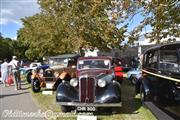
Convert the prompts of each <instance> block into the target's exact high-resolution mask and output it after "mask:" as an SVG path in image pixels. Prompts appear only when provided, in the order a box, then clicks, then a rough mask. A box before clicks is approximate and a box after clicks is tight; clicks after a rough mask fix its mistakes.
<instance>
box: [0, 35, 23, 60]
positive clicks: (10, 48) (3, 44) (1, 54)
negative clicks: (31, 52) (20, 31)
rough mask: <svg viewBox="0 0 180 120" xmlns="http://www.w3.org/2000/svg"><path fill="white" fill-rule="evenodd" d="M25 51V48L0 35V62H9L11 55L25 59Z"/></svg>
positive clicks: (17, 42)
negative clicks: (5, 60) (4, 60)
mask: <svg viewBox="0 0 180 120" xmlns="http://www.w3.org/2000/svg"><path fill="white" fill-rule="evenodd" d="M25 50H26V48H24V47H22V46H21V44H20V43H19V41H17V40H12V39H10V38H4V37H3V36H1V33H0V60H3V59H4V58H7V59H8V60H11V58H12V56H13V55H16V56H17V57H18V58H19V59H21V58H25V56H24V52H25Z"/></svg>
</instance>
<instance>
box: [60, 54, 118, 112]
mask: <svg viewBox="0 0 180 120" xmlns="http://www.w3.org/2000/svg"><path fill="white" fill-rule="evenodd" d="M111 61H112V59H111V58H110V57H105V56H103V57H100V56H98V57H81V58H79V59H78V62H77V66H76V77H75V78H71V80H70V81H67V80H63V82H62V83H61V84H59V86H58V88H57V91H56V101H57V102H58V103H59V104H60V106H61V109H62V111H63V112H69V111H71V110H73V109H76V110H77V111H88V112H94V111H96V110H97V108H104V107H111V108H112V107H121V86H120V84H119V83H118V82H117V81H116V80H115V74H114V70H113V68H111V67H112V66H111V64H112V63H111Z"/></svg>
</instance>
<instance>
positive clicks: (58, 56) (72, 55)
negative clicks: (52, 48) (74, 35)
mask: <svg viewBox="0 0 180 120" xmlns="http://www.w3.org/2000/svg"><path fill="white" fill-rule="evenodd" d="M78 56H79V55H78V54H63V55H57V56H52V57H49V58H73V57H78Z"/></svg>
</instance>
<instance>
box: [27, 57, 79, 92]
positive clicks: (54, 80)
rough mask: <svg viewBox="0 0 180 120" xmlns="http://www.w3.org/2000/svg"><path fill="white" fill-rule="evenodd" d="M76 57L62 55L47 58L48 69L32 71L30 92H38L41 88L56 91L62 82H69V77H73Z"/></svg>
mask: <svg viewBox="0 0 180 120" xmlns="http://www.w3.org/2000/svg"><path fill="white" fill-rule="evenodd" d="M78 57H79V55H77V54H64V55H59V56H53V57H49V58H48V62H49V68H48V69H46V70H39V69H36V70H33V72H32V76H31V79H32V80H31V84H32V90H33V91H34V92H39V91H40V89H41V88H42V87H44V88H46V89H52V90H56V88H57V87H58V85H59V84H60V83H61V82H62V80H64V79H65V80H70V78H71V77H70V75H72V76H73V75H75V72H76V69H75V66H76V63H77V59H78ZM67 73H68V74H67Z"/></svg>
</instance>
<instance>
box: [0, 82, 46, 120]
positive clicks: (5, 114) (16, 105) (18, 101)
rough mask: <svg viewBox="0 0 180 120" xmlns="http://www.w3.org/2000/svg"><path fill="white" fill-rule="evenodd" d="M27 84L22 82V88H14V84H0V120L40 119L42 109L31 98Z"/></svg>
mask: <svg viewBox="0 0 180 120" xmlns="http://www.w3.org/2000/svg"><path fill="white" fill-rule="evenodd" d="M28 89H29V85H28V84H27V83H22V90H14V85H12V86H7V87H4V86H3V85H2V84H0V120H24V119H26V120H42V119H43V118H42V117H39V116H41V115H40V114H41V113H42V111H41V110H40V109H39V108H38V106H37V105H36V104H35V103H34V101H33V100H32V97H31V95H30V93H29V90H28Z"/></svg>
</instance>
